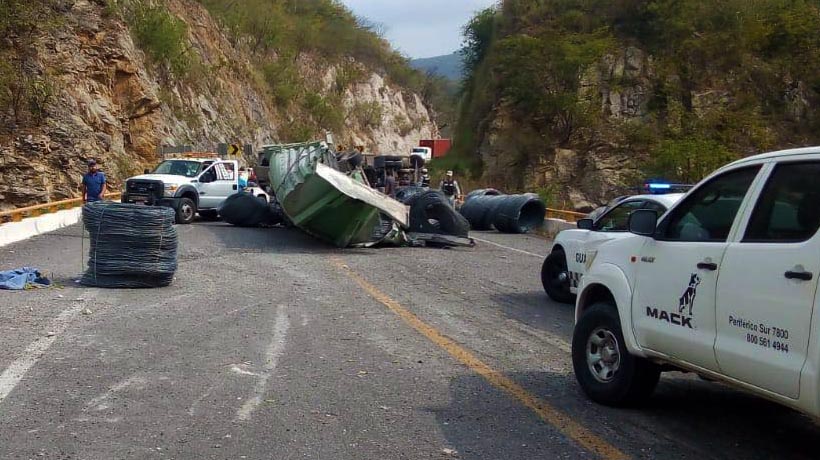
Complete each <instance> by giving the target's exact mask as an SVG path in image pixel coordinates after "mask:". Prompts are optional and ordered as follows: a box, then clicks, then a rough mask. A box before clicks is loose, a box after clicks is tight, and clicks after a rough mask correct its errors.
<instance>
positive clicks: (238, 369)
mask: <svg viewBox="0 0 820 460" xmlns="http://www.w3.org/2000/svg"><path fill="white" fill-rule="evenodd" d="M231 372H233V373H234V374H239V375H253V376H255V377H258V376H259V374H257V373H256V372H251V371H248V370H245V369H242V368H241V367H239V366H237V365H233V366H231Z"/></svg>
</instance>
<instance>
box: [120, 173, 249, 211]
mask: <svg viewBox="0 0 820 460" xmlns="http://www.w3.org/2000/svg"><path fill="white" fill-rule="evenodd" d="M238 173H239V162H237V161H235V160H220V159H216V158H174V159H168V160H165V161H163V162H162V163H160V164H159V166H157V167H156V168H155V169H154V171H153V172H151V173H149V174H143V175H140V176H136V177H131V178H129V179H128V180H126V181H125V189H124V190H123V194H122V202H123V203H139V204H147V205H154V206H168V207H171V208H173V209H174V211H175V212H176V221H177V223H179V224H190V223H191V222H193V220H194V216H195V215H196V214H197V213H199V214H200V215H201V216H202V217H206V218H216V217H217V211H216V209H217V207H218V206H219V204H220V203H222V201H223V200H225V198H227V197H228V196H230V195H233V194H234V193H237V191H238V190H239V177H238Z"/></svg>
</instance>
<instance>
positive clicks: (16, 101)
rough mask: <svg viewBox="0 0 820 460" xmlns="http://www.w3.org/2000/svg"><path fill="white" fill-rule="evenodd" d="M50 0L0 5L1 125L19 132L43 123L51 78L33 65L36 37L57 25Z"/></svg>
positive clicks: (20, 0) (50, 94) (50, 97)
mask: <svg viewBox="0 0 820 460" xmlns="http://www.w3.org/2000/svg"><path fill="white" fill-rule="evenodd" d="M54 6H55V5H54V2H53V1H51V0H4V1H2V2H0V37H3V39H2V40H0V126H3V127H7V128H11V129H15V128H17V129H20V128H26V127H30V126H37V125H40V124H42V123H43V122H44V121H45V118H46V116H47V114H48V108H49V105H50V104H51V102H52V100H53V99H54V96H55V92H56V88H55V86H54V79H53V78H52V76H51V75H50V74H49V73H47V72H43V71H40V70H39V69H37V68H34V67H33V66H32V63H33V62H34V60H35V56H36V49H35V47H34V40H35V35H36V32H37V31H38V30H48V29H51V28H53V27H56V26H57V25H58V24H59V22H60V21H59V16H58V15H57V14H56V13H55V10H54Z"/></svg>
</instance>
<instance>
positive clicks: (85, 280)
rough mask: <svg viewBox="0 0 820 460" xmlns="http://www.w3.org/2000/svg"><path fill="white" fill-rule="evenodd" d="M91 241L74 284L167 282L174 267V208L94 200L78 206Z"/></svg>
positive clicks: (143, 285)
mask: <svg viewBox="0 0 820 460" xmlns="http://www.w3.org/2000/svg"><path fill="white" fill-rule="evenodd" d="M82 213H83V225H84V226H85V229H86V230H87V231H88V233H89V235H90V239H91V246H90V248H89V250H88V269H87V270H86V272H85V274H83V277H82V278H81V279H80V283H81V284H83V285H85V286H95V287H104V288H151V287H163V286H168V285H169V284H171V282H172V281H173V279H174V274H175V273H176V270H177V244H178V241H177V231H176V228H175V227H174V210H173V209H171V208H168V207H162V206H142V205H136V204H125V203H112V202H103V201H98V202H94V203H89V204H86V205H85V206H83V211H82Z"/></svg>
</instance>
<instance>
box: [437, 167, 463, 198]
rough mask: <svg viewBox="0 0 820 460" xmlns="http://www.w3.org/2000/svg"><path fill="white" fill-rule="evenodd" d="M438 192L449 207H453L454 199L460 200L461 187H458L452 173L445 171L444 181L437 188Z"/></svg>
mask: <svg viewBox="0 0 820 460" xmlns="http://www.w3.org/2000/svg"><path fill="white" fill-rule="evenodd" d="M438 188H439V190H441V191H442V192H443V193H444V196H446V197H447V201H449V202H450V206H455V203H456V198H461V187H459V186H458V181H457V180H455V178H453V171H447V175H446V176H444V180H442V181H441V183H440V184H439V186H438Z"/></svg>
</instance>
